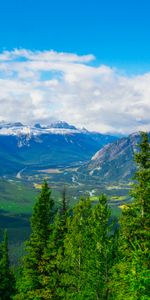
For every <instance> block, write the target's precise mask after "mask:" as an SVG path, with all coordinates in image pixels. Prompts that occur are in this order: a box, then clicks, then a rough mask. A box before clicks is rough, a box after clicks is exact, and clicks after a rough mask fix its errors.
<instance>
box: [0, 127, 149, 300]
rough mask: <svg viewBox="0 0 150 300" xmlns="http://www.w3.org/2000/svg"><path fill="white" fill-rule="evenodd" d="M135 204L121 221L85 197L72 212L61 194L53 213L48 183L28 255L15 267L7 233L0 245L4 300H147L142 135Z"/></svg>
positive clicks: (103, 201)
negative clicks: (10, 258) (11, 260)
mask: <svg viewBox="0 0 150 300" xmlns="http://www.w3.org/2000/svg"><path fill="white" fill-rule="evenodd" d="M134 159H135V162H136V166H137V168H136V172H135V175H134V178H133V184H132V189H131V192H130V193H131V197H132V203H130V204H127V205H124V208H123V210H122V214H121V217H119V218H116V217H113V216H112V214H111V209H110V208H109V205H108V201H107V197H106V196H105V195H104V194H102V195H100V196H99V199H98V201H97V202H96V203H93V202H92V201H91V199H90V198H89V197H81V198H80V199H79V201H78V203H77V204H76V205H75V206H74V207H73V208H72V207H70V205H69V201H68V199H67V196H66V189H65V188H64V189H63V192H62V197H61V203H60V205H59V207H57V208H56V206H55V199H53V197H52V194H51V189H50V188H49V186H48V183H47V182H46V181H45V182H44V183H43V185H42V190H41V193H40V195H39V197H38V198H37V201H36V204H35V206H34V209H33V214H32V217H31V233H30V237H29V239H28V241H26V243H25V252H24V256H23V257H22V258H21V261H20V262H19V264H18V266H17V267H16V268H12V266H11V264H10V260H9V251H8V237H7V231H6V230H5V232H4V233H3V239H2V242H1V244H0V300H10V299H13V300H32V299H34V300H48V299H49V300H50V299H52V300H57V299H60V300H61V299H62V300H63V299H66V300H133V299H134V300H148V299H150V144H149V138H148V134H147V133H145V132H141V141H140V144H139V151H138V152H136V153H135V158H134Z"/></svg>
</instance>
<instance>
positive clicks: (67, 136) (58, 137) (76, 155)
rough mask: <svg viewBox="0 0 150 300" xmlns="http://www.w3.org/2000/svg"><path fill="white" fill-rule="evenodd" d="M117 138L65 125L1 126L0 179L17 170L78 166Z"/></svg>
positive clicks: (10, 124)
mask: <svg viewBox="0 0 150 300" xmlns="http://www.w3.org/2000/svg"><path fill="white" fill-rule="evenodd" d="M116 140H117V137H115V136H111V135H105V134H101V133H98V132H90V131H88V130H86V129H78V128H76V127H75V126H73V125H69V124H68V123H66V122H62V121H59V122H55V123H50V124H49V125H41V124H35V125H33V126H26V125H23V124H22V123H20V122H16V123H6V122H1V123H0V160H1V169H0V175H8V174H9V175H15V174H16V173H17V172H18V171H19V170H20V169H23V168H28V169H40V168H58V167H66V166H71V165H77V166H79V165H81V164H82V163H85V162H86V161H89V160H90V159H91V157H92V156H93V155H94V153H95V152H96V151H98V150H99V149H101V148H102V147H103V146H105V145H106V144H108V143H112V142H114V141H116Z"/></svg>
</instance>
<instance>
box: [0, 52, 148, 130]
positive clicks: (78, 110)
mask: <svg viewBox="0 0 150 300" xmlns="http://www.w3.org/2000/svg"><path fill="white" fill-rule="evenodd" d="M93 59H94V56H93V55H83V56H79V55H77V54H72V53H58V52H55V51H43V52H40V51H34V52H33V51H30V50H26V49H15V50H13V51H5V52H3V53H0V107H1V109H0V120H6V121H21V122H23V123H34V122H37V121H38V122H39V121H41V122H44V123H48V122H50V121H51V120H52V119H61V120H65V121H68V122H69V123H72V124H75V125H77V126H84V127H87V128H88V129H91V130H96V131H101V132H118V133H119V132H120V133H129V132H133V131H137V130H142V129H143V130H144V129H146V130H150V73H146V74H143V75H141V76H132V77H131V76H130V77H129V76H122V75H121V73H119V70H116V69H115V68H114V69H112V68H110V67H109V66H104V65H101V66H93V65H92V64H91V62H92V61H93Z"/></svg>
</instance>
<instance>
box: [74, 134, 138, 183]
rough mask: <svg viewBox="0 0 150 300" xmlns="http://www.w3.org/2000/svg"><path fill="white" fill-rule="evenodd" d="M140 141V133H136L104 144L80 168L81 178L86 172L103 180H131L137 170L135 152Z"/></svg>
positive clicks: (96, 178)
mask: <svg viewBox="0 0 150 300" xmlns="http://www.w3.org/2000/svg"><path fill="white" fill-rule="evenodd" d="M139 141H140V134H139V133H134V134H131V135H129V136H128V137H124V138H121V139H118V140H116V141H115V142H113V143H111V144H108V145H106V146H104V147H103V148H102V149H100V150H99V151H98V152H97V153H96V154H95V155H94V156H93V157H92V159H91V160H90V161H89V162H88V163H86V164H84V166H81V167H80V168H79V169H78V172H79V178H80V177H83V174H84V175H86V178H90V177H91V179H93V180H94V178H95V181H96V180H99V181H101V182H116V181H127V180H130V179H131V177H132V176H133V174H134V172H135V163H134V153H135V152H136V151H138V147H137V144H139ZM79 180H80V179H79Z"/></svg>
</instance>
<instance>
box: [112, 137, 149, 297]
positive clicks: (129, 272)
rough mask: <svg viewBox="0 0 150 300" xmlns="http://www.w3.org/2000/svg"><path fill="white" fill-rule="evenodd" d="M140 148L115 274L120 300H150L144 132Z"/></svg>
mask: <svg viewBox="0 0 150 300" xmlns="http://www.w3.org/2000/svg"><path fill="white" fill-rule="evenodd" d="M139 146H140V152H139V153H136V154H135V161H136V163H137V167H138V168H137V172H136V174H135V177H134V179H135V183H134V185H133V189H132V193H131V194H132V196H133V203H132V204H130V205H128V206H127V207H126V209H125V210H124V211H123V216H122V219H121V238H120V257H119V258H118V264H116V266H115V268H114V273H113V281H112V290H113V294H114V299H119V300H120V299H135V300H136V299H137V300H138V299H143V300H146V299H150V284H149V279H150V260H149V258H150V257H149V248H150V239H149V232H150V218H149V217H150V145H149V141H148V135H147V134H146V133H143V132H142V133H141V142H140V145H139Z"/></svg>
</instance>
